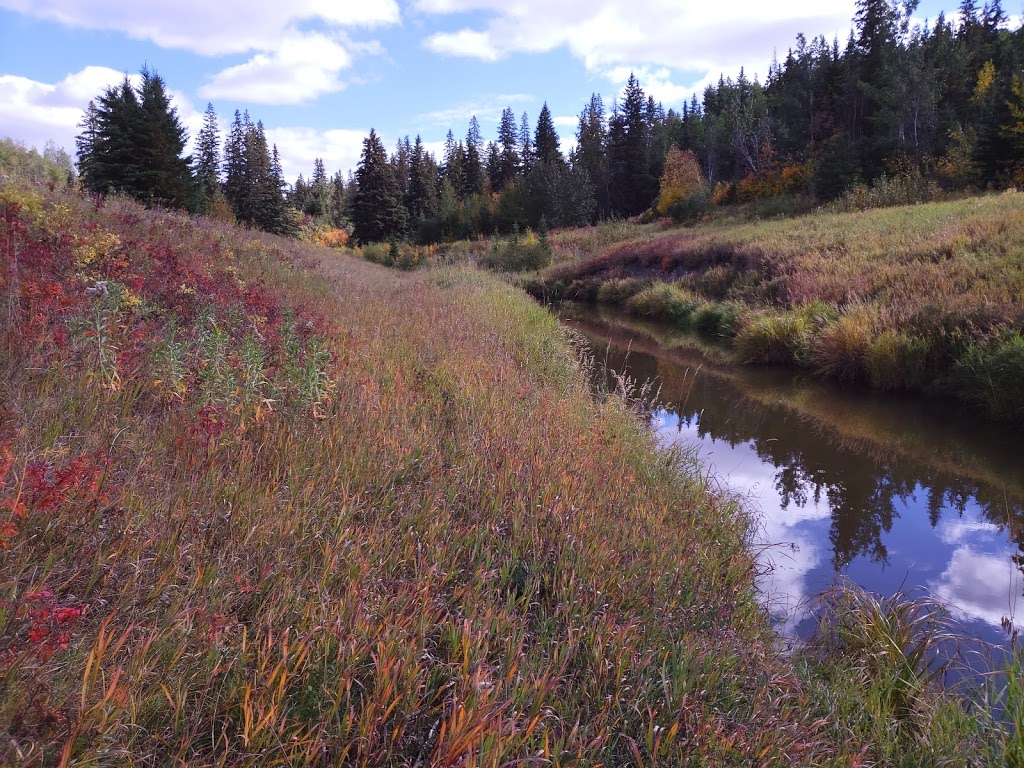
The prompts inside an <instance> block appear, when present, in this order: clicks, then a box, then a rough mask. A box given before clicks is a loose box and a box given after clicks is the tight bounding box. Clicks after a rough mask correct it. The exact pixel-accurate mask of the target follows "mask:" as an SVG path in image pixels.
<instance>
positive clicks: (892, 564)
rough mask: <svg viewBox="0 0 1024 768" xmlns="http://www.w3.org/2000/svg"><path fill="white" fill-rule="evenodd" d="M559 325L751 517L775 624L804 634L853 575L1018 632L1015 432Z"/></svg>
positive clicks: (1022, 502)
mask: <svg viewBox="0 0 1024 768" xmlns="http://www.w3.org/2000/svg"><path fill="white" fill-rule="evenodd" d="M562 315H563V321H564V322H565V323H566V324H567V325H569V326H570V327H573V328H575V329H576V330H578V331H580V332H581V333H583V334H584V335H585V336H586V337H587V338H588V339H589V340H590V342H591V344H592V347H593V350H594V354H595V357H596V359H597V362H598V364H599V365H602V364H604V365H606V366H607V368H608V369H612V370H615V371H619V372H625V373H626V374H627V375H628V376H630V377H631V378H632V379H634V380H636V381H638V382H644V381H646V380H648V379H650V380H652V381H654V382H655V384H656V386H658V387H660V407H659V408H657V409H656V410H655V412H654V414H653V416H652V418H653V423H654V426H655V428H656V429H657V433H658V435H659V436H660V439H661V440H662V441H663V442H664V443H665V444H666V445H679V446H681V447H683V448H685V449H688V450H694V451H696V452H697V453H698V455H699V457H700V458H701V459H702V461H703V463H704V465H705V466H706V467H708V468H709V470H710V471H711V472H712V473H713V474H714V475H715V476H717V477H718V478H720V479H721V482H722V483H723V484H724V485H725V487H726V489H727V490H729V491H731V492H733V493H736V494H739V495H740V496H742V497H743V498H745V499H746V500H747V502H748V505H749V506H750V507H751V508H752V509H754V510H755V512H757V513H758V514H759V516H760V521H761V525H760V534H759V539H760V541H759V546H758V550H759V558H760V560H761V563H762V565H763V566H764V567H765V574H764V575H763V576H762V577H761V580H760V584H759V587H760V589H761V592H762V594H763V596H764V599H765V601H766V603H767V605H768V607H769V610H770V611H771V613H772V615H773V617H774V619H775V621H776V622H777V624H778V627H779V629H780V630H781V631H782V632H783V633H784V634H787V635H790V636H793V637H804V636H807V635H808V634H809V633H810V632H811V631H813V629H814V626H815V620H814V616H813V608H814V598H815V597H816V596H817V595H819V594H820V593H821V592H823V591H824V590H827V589H828V588H829V587H830V586H832V585H834V584H837V583H839V582H840V581H843V580H851V581H853V582H855V583H857V584H860V585H861V586H863V587H865V588H867V589H869V590H871V591H874V592H878V593H882V594H892V593H895V592H909V593H912V594H916V593H927V594H930V595H932V596H933V597H937V598H939V599H941V600H942V601H944V602H945V603H946V604H947V605H948V606H949V608H950V611H951V613H952V615H953V617H954V618H955V619H957V620H958V621H959V622H961V625H962V628H963V631H964V632H965V633H966V634H968V635H970V636H973V637H976V638H978V639H980V640H983V641H986V642H992V643H996V644H1000V645H1002V644H1004V643H1005V641H1006V633H1005V631H1004V629H1003V622H1004V619H1007V618H1008V619H1010V620H1011V621H1015V620H1016V621H1017V622H1018V623H1024V575H1022V568H1024V558H1022V556H1024V439H1022V435H1021V434H1020V433H1019V432H1015V431H1014V430H1012V429H1010V428H1000V427H998V426H994V425H992V424H987V423H983V422H981V421H980V420H978V419H975V418H972V417H970V416H968V415H965V414H963V413H961V412H959V411H958V410H957V407H956V406H955V405H952V404H949V403H943V402H935V401H928V400H925V399H921V398H912V397H900V396H895V395H891V394H871V393H864V392H859V391H851V390H844V389H842V388H838V387H834V386H830V385H827V384H823V383H821V382H816V381H813V380H809V379H807V378H806V377H801V376H799V375H794V373H793V372H792V371H785V370H769V369H758V368H748V367H741V366H734V365H730V364H728V363H727V362H722V360H723V355H722V354H721V353H718V354H716V353H715V351H714V350H708V349H706V348H701V347H700V345H699V344H697V343H696V342H695V340H694V339H693V338H692V337H688V336H686V335H684V334H682V333H680V332H677V331H672V330H671V329H668V328H666V327H664V326H659V325H656V324H648V323H642V322H638V321H636V320H634V319H629V318H626V317H624V316H620V315H616V314H614V313H609V312H607V311H603V310H598V309H594V308H590V307H588V308H581V307H567V308H565V309H563V312H562Z"/></svg>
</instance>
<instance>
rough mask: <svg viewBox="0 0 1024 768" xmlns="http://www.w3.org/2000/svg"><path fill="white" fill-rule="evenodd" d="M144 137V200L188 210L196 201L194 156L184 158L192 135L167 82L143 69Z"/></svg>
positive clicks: (140, 141)
mask: <svg viewBox="0 0 1024 768" xmlns="http://www.w3.org/2000/svg"><path fill="white" fill-rule="evenodd" d="M139 100H140V105H139V106H140V109H141V125H140V127H141V131H142V133H141V135H140V136H138V137H137V138H136V145H137V157H138V161H139V165H140V178H139V183H140V185H141V190H140V192H141V194H140V197H141V198H142V199H144V200H145V199H148V200H149V201H151V202H152V203H155V204H158V205H167V206H171V207H174V208H186V207H188V206H189V204H190V203H191V202H192V200H193V186H192V185H193V179H192V172H191V169H190V167H189V166H190V165H191V162H192V158H191V157H182V153H183V152H184V150H185V144H186V143H187V141H188V136H187V134H186V133H185V129H184V128H183V127H182V125H181V122H180V121H179V120H178V110H177V109H176V108H175V107H173V106H172V105H171V102H170V98H169V97H168V96H167V89H166V86H165V84H164V80H163V78H162V77H160V75H158V74H157V73H156V72H153V71H150V70H149V69H148V68H146V67H143V68H142V82H141V83H140V84H139Z"/></svg>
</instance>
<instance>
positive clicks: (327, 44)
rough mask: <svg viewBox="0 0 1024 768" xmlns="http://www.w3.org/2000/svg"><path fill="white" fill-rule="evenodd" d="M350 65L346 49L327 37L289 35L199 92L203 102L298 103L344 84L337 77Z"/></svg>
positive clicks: (223, 72)
mask: <svg viewBox="0 0 1024 768" xmlns="http://www.w3.org/2000/svg"><path fill="white" fill-rule="evenodd" d="M351 65H352V56H351V54H350V53H349V52H348V51H347V50H346V49H345V47H344V46H343V45H342V44H341V43H340V42H338V41H337V40H333V39H331V38H329V37H327V36H326V35H321V34H312V35H290V36H289V37H287V38H285V39H284V40H282V42H281V44H280V45H279V46H278V47H277V48H276V50H274V51H273V52H271V53H258V54H256V55H255V56H253V57H252V58H251V59H249V61H247V62H245V63H244V64H239V65H237V66H234V67H228V68H227V69H225V70H223V71H221V72H218V73H217V74H216V75H214V76H213V77H212V78H211V79H210V81H209V82H208V83H207V84H205V85H204V86H203V87H202V88H200V89H199V95H200V96H202V97H203V98H204V99H217V98H224V99H235V100H238V101H246V102H251V103H255V104H299V103H301V102H304V101H309V100H311V99H314V98H316V97H318V96H321V95H323V94H325V93H332V92H334V91H339V90H341V89H342V88H344V87H345V84H344V83H343V82H341V80H339V78H338V75H339V73H340V72H341V70H343V69H347V68H348V67H350V66H351Z"/></svg>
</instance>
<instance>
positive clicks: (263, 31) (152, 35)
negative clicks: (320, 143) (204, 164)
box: [0, 0, 400, 56]
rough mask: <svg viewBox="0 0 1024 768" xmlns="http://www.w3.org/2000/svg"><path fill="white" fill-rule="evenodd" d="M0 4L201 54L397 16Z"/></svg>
mask: <svg viewBox="0 0 1024 768" xmlns="http://www.w3.org/2000/svg"><path fill="white" fill-rule="evenodd" d="M0 8H7V9H9V10H12V11H17V12H19V13H23V14H25V15H28V16H34V17H36V18H40V19H46V20H48V21H56V22H58V23H61V24H65V25H67V26H72V27H84V28H86V29H105V30H114V31H117V32H123V33H124V34H126V35H128V36H129V37H133V38H136V39H140V40H149V41H151V42H153V43H156V44H157V45H159V46H161V47H163V48H181V49H184V50H188V51H192V52H193V53H198V54H202V55H205V56H215V55H222V54H238V53H248V52H250V51H267V50H274V49H275V48H276V47H277V44H278V42H279V41H280V40H281V39H282V37H284V36H285V35H286V34H287V33H289V32H293V31H294V30H296V29H299V28H301V26H302V25H303V24H317V23H319V24H323V25H326V26H327V27H329V28H332V29H337V28H351V27H373V26H379V25H385V24H397V23H398V22H399V20H400V14H399V10H398V4H397V2H395V0H291V1H290V2H281V0H216V2H210V0H178V1H177V2H175V3H165V2H157V3H153V2H150V3H145V2H144V3H140V2H136V1H135V0H0Z"/></svg>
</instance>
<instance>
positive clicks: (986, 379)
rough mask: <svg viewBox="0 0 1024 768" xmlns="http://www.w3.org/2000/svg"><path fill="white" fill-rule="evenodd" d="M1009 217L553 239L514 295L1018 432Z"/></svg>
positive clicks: (826, 220)
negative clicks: (657, 329) (692, 336)
mask: <svg viewBox="0 0 1024 768" xmlns="http://www.w3.org/2000/svg"><path fill="white" fill-rule="evenodd" d="M1022 202H1024V197H1022V196H1021V194H1020V193H1017V192H1008V193H1005V194H1001V195H990V196H985V197H976V198H967V199H963V200H957V201H951V202H941V203H927V204H921V205H912V206H902V207H894V208H885V209H876V210H869V211H853V212H829V211H822V212H817V213H812V214H808V215H804V216H799V217H795V218H789V219H782V220H773V221H740V222H736V221H730V220H728V219H720V220H717V221H711V222H709V223H706V224H703V225H698V226H696V227H694V228H692V229H669V230H663V229H661V228H659V227H658V226H657V225H633V226H632V227H631V226H630V225H627V224H616V225H608V226H606V227H597V228H594V229H593V230H590V231H588V230H581V231H566V232H560V233H555V234H554V235H553V237H552V243H553V246H554V252H555V259H554V263H553V265H552V266H551V267H549V268H548V269H546V270H545V271H543V272H542V273H541V274H540V278H539V279H536V280H533V281H530V282H529V283H528V285H527V287H528V289H529V290H530V291H531V293H533V294H534V295H536V296H538V297H542V298H545V299H547V300H560V299H576V300H584V301H599V302H603V303H607V304H612V305H620V306H622V307H623V308H624V309H625V310H626V311H627V312H629V313H632V314H635V315H637V316H639V317H649V318H654V319H659V320H665V321H669V322H671V323H674V324H675V325H678V326H680V327H684V328H690V329H693V330H696V331H699V332H701V333H703V334H705V335H706V336H709V337H711V338H715V339H721V340H724V341H726V342H727V343H728V344H729V345H730V346H731V348H732V349H733V350H734V352H735V359H736V360H738V361H741V362H744V363H751V364H767V365H788V366H795V367H798V368H801V369H805V370H807V371H810V372H812V373H813V374H815V375H818V376H821V377H824V378H830V379H834V380H839V381H843V382H849V383H853V384H857V385H862V386H871V387H874V388H878V389H883V390H907V391H920V392H930V393H941V394H944V395H951V396H954V397H957V398H959V399H960V400H962V401H964V402H966V403H968V404H970V405H972V406H974V407H977V408H978V409H980V410H984V411H986V412H987V413H988V414H989V415H991V416H993V417H994V418H997V419H1003V420H1010V421H1017V422H1024V335H1022V334H1024V302H1022V300H1021V299H1022V296H1024V212H1022V211H1024V207H1022Z"/></svg>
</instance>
